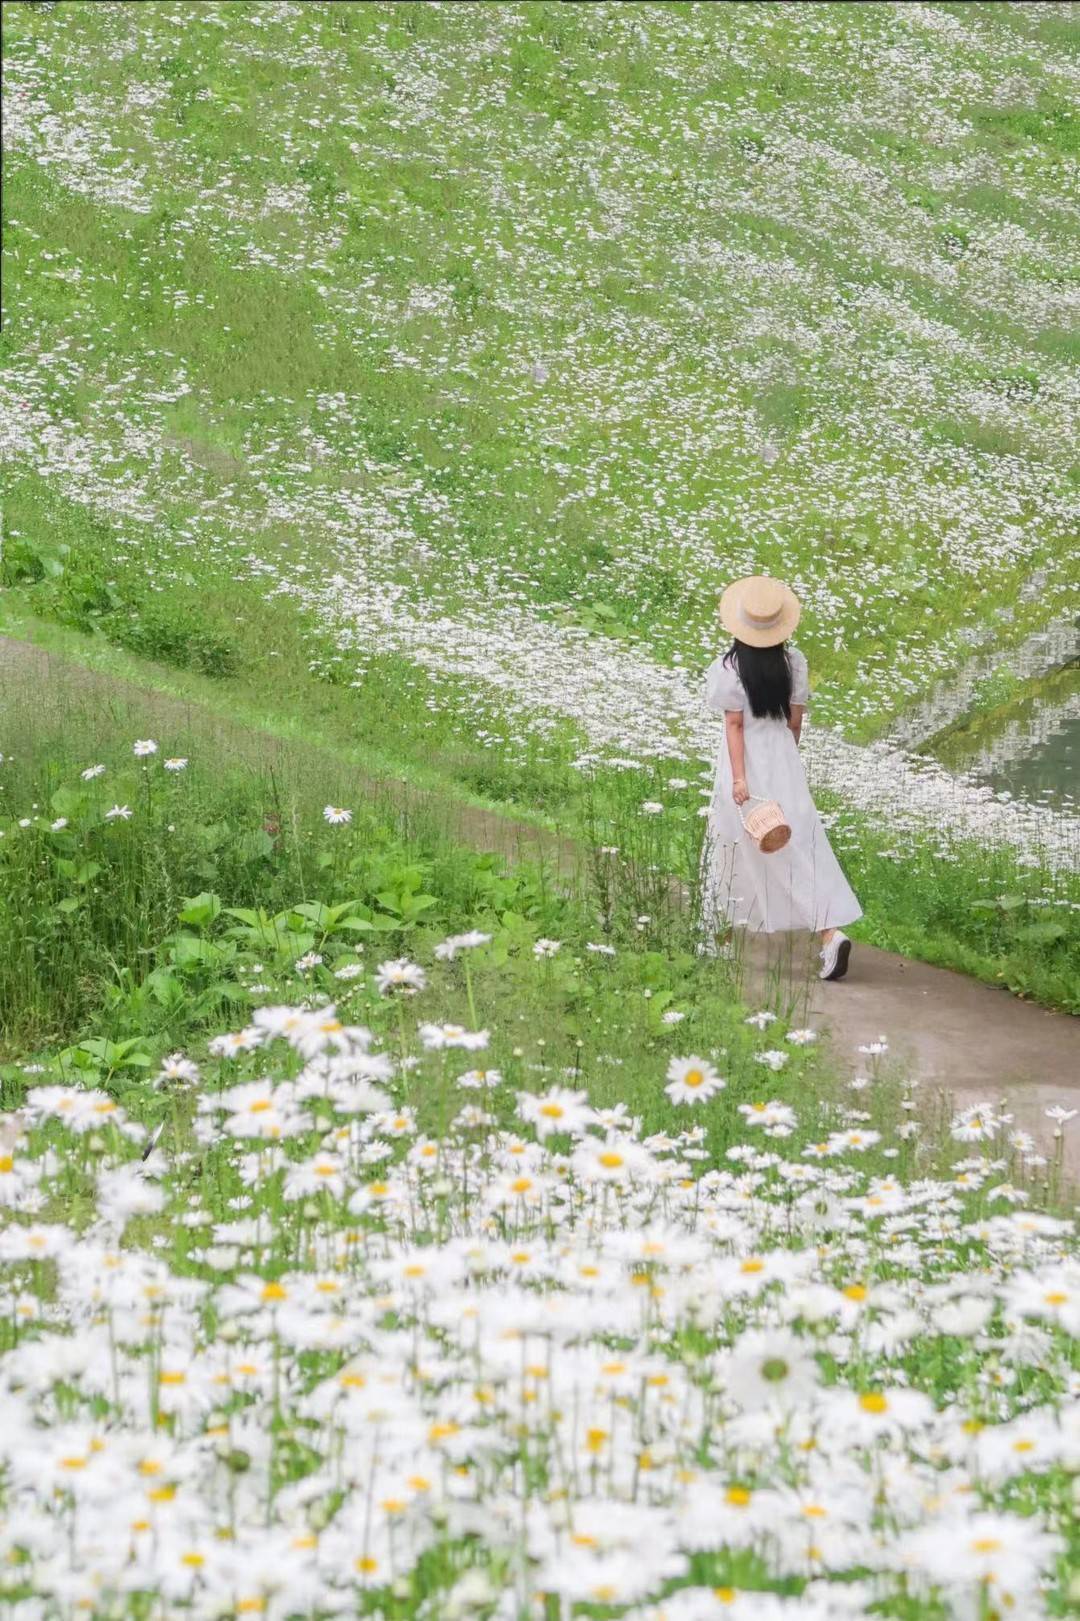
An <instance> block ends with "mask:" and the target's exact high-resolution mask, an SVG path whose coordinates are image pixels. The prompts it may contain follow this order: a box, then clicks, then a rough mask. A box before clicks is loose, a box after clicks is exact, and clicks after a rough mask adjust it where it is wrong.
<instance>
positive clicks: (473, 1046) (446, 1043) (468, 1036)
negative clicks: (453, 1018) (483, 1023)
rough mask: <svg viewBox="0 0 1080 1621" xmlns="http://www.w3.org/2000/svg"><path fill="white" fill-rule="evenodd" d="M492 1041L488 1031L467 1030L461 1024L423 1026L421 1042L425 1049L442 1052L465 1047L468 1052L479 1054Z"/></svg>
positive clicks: (421, 1028) (421, 1027)
mask: <svg viewBox="0 0 1080 1621" xmlns="http://www.w3.org/2000/svg"><path fill="white" fill-rule="evenodd" d="M489 1039H490V1035H489V1032H488V1031H487V1030H466V1029H465V1027H464V1025H460V1024H422V1025H421V1026H420V1040H421V1041H422V1042H423V1044H424V1046H425V1047H428V1048H430V1049H432V1050H433V1051H435V1052H440V1051H441V1050H442V1049H443V1048H444V1047H464V1048H465V1050H466V1051H467V1052H478V1051H479V1050H480V1049H481V1048H482V1047H486V1046H487V1044H488V1041H489Z"/></svg>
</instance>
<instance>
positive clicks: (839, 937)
mask: <svg viewBox="0 0 1080 1621" xmlns="http://www.w3.org/2000/svg"><path fill="white" fill-rule="evenodd" d="M819 956H820V957H821V972H820V974H819V975H818V978H819V979H843V977H844V975H845V974H846V973H847V966H848V958H849V957H850V956H851V941H850V940H849V939H848V937H847V935H846V934H844V932H843V931H842V930H841V929H837V931H836V933H835V934H834V935H833V937H832V939H831V940H830V941H829V943H828V944H827V945H826V946H825V947H824V948H823V949H822V950H821V951H820V952H819Z"/></svg>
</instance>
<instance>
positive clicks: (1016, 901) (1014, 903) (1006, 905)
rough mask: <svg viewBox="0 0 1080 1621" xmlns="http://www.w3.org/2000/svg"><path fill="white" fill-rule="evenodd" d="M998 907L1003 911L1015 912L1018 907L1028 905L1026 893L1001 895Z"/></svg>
mask: <svg viewBox="0 0 1080 1621" xmlns="http://www.w3.org/2000/svg"><path fill="white" fill-rule="evenodd" d="M997 904H998V909H999V910H1000V911H1002V912H1015V911H1016V910H1017V908H1018V907H1020V906H1026V905H1027V896H1026V895H999V896H998V898H997Z"/></svg>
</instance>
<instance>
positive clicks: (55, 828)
mask: <svg viewBox="0 0 1080 1621" xmlns="http://www.w3.org/2000/svg"><path fill="white" fill-rule="evenodd" d="M67 825H68V819H67V817H66V816H58V817H57V818H56V821H55V822H53V823H51V824H50V828H49V831H50V832H51V833H59V832H60V831H61V829H62V828H65V827H67Z"/></svg>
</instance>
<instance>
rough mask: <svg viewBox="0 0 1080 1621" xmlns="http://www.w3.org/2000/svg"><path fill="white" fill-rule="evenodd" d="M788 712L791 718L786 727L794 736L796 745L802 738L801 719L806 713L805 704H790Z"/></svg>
mask: <svg viewBox="0 0 1080 1621" xmlns="http://www.w3.org/2000/svg"><path fill="white" fill-rule="evenodd" d="M790 712H791V718H790V719H789V721H788V726H789V727H790V728H791V731H792V733H793V734H794V737H795V741H796V743H797V742H798V741H799V738H800V737H801V736H802V718H803V715H804V714H805V713H806V705H805V704H792V705H791V706H790Z"/></svg>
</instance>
